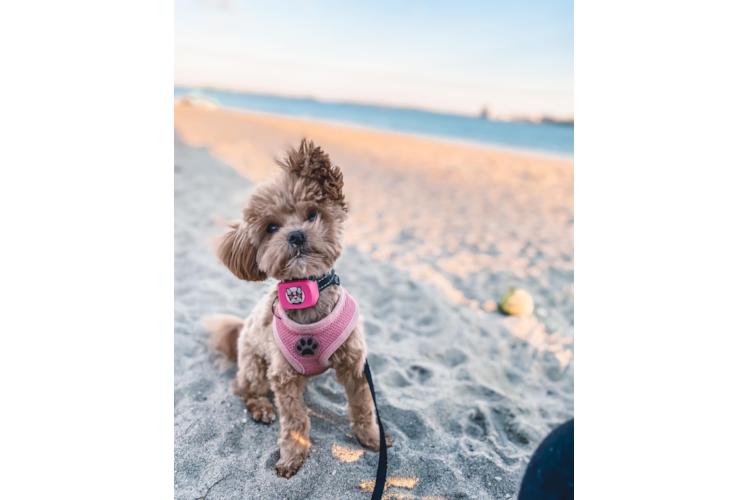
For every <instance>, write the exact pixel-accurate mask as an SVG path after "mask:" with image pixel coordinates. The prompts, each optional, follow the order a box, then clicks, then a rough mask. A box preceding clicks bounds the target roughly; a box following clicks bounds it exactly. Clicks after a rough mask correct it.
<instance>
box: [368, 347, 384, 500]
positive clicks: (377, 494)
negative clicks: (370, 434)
mask: <svg viewBox="0 0 748 500" xmlns="http://www.w3.org/2000/svg"><path fill="white" fill-rule="evenodd" d="M364 373H365V374H366V381H367V382H369V390H370V391H371V399H372V400H373V401H374V411H375V412H376V414H377V424H378V425H379V465H377V481H376V483H375V484H374V493H372V494H371V500H381V498H382V494H383V493H384V483H385V481H386V480H387V439H386V438H385V436H384V426H383V425H382V419H381V418H379V408H377V397H376V396H375V395H374V382H372V381H371V371H369V361H368V360H367V361H366V363H364Z"/></svg>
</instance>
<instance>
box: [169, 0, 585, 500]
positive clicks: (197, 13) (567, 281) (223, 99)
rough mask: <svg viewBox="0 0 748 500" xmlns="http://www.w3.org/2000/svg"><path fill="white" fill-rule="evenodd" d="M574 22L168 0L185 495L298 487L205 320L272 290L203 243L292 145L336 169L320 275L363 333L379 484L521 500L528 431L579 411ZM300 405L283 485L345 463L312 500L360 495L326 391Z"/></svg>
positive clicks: (405, 4) (272, 431) (464, 8)
mask: <svg viewBox="0 0 748 500" xmlns="http://www.w3.org/2000/svg"><path fill="white" fill-rule="evenodd" d="M573 14H574V12H573V3H572V2H567V1H560V2H559V1H532V2H503V1H498V2H475V1H468V2H409V1H401V2H389V1H385V2H367V3H364V2H334V1H295V2H287V1H278V2H244V1H239V0H214V1H207V0H206V1H198V0H191V1H179V0H178V1H177V2H176V3H175V29H174V32H175V40H174V98H175V106H174V125H175V252H176V255H175V315H176V316H175V317H176V319H175V324H176V331H175V385H176V388H175V468H176V469H175V478H176V483H177V484H178V489H177V496H178V497H183V498H195V497H197V496H199V495H201V494H203V493H204V492H205V485H206V484H209V480H212V479H216V478H220V477H222V475H223V472H226V473H227V474H228V471H230V470H236V469H239V470H242V471H243V474H244V475H243V476H240V477H241V478H242V479H230V480H226V481H224V482H223V483H221V485H220V486H219V487H217V488H225V490H224V491H223V493H222V495H223V496H225V497H226V498H232V497H237V498H254V496H252V495H254V494H255V493H256V494H257V495H260V496H258V497H257V498H274V496H273V495H275V494H277V495H278V497H279V498H283V497H288V498H296V497H297V495H298V494H299V491H300V490H299V489H298V488H299V486H298V484H296V483H293V480H291V481H286V482H282V483H278V482H275V481H276V480H275V478H274V475H273V474H272V465H273V463H274V461H273V460H272V456H271V454H272V453H273V451H274V450H275V444H274V443H275V439H276V438H277V431H278V429H277V424H276V428H272V427H271V428H269V429H268V428H265V427H263V426H259V425H252V422H251V419H250V422H249V423H247V422H246V418H245V417H244V414H243V413H242V410H241V408H240V405H239V402H238V400H236V398H234V397H233V396H231V394H230V392H229V390H228V384H229V381H230V378H231V375H232V374H231V373H230V372H229V373H228V374H224V375H220V374H219V373H218V372H217V370H216V369H215V367H214V366H213V364H212V360H211V358H210V355H209V354H208V353H207V351H206V350H205V347H204V336H205V332H204V331H203V330H202V327H201V326H200V320H201V318H202V316H204V315H206V314H212V313H216V312H229V313H232V314H236V315H239V316H242V317H244V316H246V315H247V314H248V313H249V312H250V310H251V308H252V307H253V305H254V304H255V303H256V301H257V300H259V298H260V297H261V296H262V294H263V293H265V292H266V290H267V285H263V284H256V283H246V282H239V281H238V280H236V279H235V278H234V277H233V276H232V275H231V274H230V273H229V272H228V271H227V270H225V269H224V268H222V267H221V266H220V264H219V263H218V262H217V260H216V259H215V258H214V257H213V256H212V255H211V254H210V251H209V249H208V247H207V245H206V244H205V239H206V238H208V237H209V236H211V235H213V234H216V233H217V232H218V231H219V228H218V226H217V225H216V224H215V221H214V218H215V216H216V215H218V216H220V217H224V218H227V219H236V218H238V217H239V216H240V214H241V209H242V208H243V206H244V204H245V203H246V199H247V196H248V194H249V193H250V192H251V190H252V189H253V187H254V185H255V184H256V183H257V182H261V181H263V180H264V179H266V178H268V176H270V175H272V174H273V172H274V171H275V169H276V167H275V165H274V160H275V159H276V158H279V157H281V156H282V155H283V154H284V151H285V150H286V149H287V148H288V147H290V146H295V145H298V143H299V141H300V140H301V139H302V138H303V137H306V138H308V139H311V140H313V141H314V142H315V143H316V144H318V145H320V146H321V147H322V148H323V149H324V150H325V151H326V152H327V153H329V154H330V157H331V159H332V161H333V162H334V163H336V164H338V165H340V167H341V169H342V171H343V173H344V176H345V193H346V199H347V201H348V202H349V207H350V211H349V221H348V224H347V228H346V250H345V254H344V256H343V258H342V259H341V260H340V262H339V264H338V266H337V271H338V274H339V275H340V276H341V280H342V282H343V284H344V285H345V286H346V288H347V289H348V290H349V291H350V292H351V293H352V294H353V295H354V296H355V297H356V298H357V300H358V301H359V304H360V306H361V308H362V311H363V314H364V317H365V318H366V322H365V326H366V331H367V342H368V345H369V361H370V364H371V365H372V370H373V372H374V374H375V379H376V381H377V385H378V391H379V392H378V398H377V399H378V401H379V399H380V396H379V393H380V392H381V401H382V402H381V411H382V415H383V418H384V420H385V422H386V423H385V426H386V427H387V429H388V432H389V433H390V435H392V436H395V438H396V444H395V448H393V451H392V458H391V460H390V475H391V476H394V477H402V478H409V480H410V482H408V481H405V482H402V483H401V484H403V485H405V486H403V487H402V488H401V489H399V490H397V491H399V493H398V494H401V495H406V494H407V495H411V496H410V497H408V498H428V497H431V498H439V497H442V498H453V497H455V496H460V495H463V496H467V497H469V498H498V497H501V498H507V497H512V496H515V495H516V493H517V489H518V486H519V481H520V479H521V475H522V473H523V471H524V467H525V465H526V463H527V461H528V460H529V457H530V455H531V453H532V451H533V450H534V448H535V447H536V446H537V444H538V443H539V442H540V440H541V439H542V437H543V436H545V435H546V434H547V433H548V432H550V430H552V429H553V428H555V427H556V426H558V425H559V424H561V423H562V422H564V421H566V420H568V419H569V418H571V417H573V392H574V385H573V366H574V355H573V346H574V344H573V331H574V164H573V155H574V81H573V74H574V65H573V40H574V31H573ZM198 388H200V389H199V392H200V394H199V395H198ZM226 402H228V403H229V407H231V409H228V408H227V409H226V410H225V411H224V412H222V413H221V414H220V417H219V416H216V413H215V408H216V405H217V404H219V403H220V404H224V403H226ZM305 402H306V404H307V406H308V407H309V409H310V415H311V418H312V434H311V437H312V442H313V443H314V445H313V446H314V447H317V449H318V450H319V453H317V454H316V455H315V454H312V455H310V458H309V459H308V462H307V463H306V464H305V465H304V467H302V470H301V471H300V473H299V474H300V475H302V477H303V474H307V473H308V474H320V473H324V474H334V473H335V472H334V471H338V476H337V478H336V482H335V485H334V487H333V488H332V489H331V490H324V491H323V490H321V489H320V490H314V491H313V494H312V497H313V498H348V497H350V498H365V497H366V495H365V494H364V492H362V491H361V490H362V489H363V490H365V489H366V487H367V486H366V484H368V483H365V482H364V481H365V480H367V479H371V478H373V474H374V469H375V464H376V454H372V453H368V452H367V453H366V454H364V455H359V456H360V460H357V461H356V460H353V461H350V462H345V464H343V462H341V460H340V459H339V458H336V456H334V455H333V454H331V448H332V446H333V445H335V446H344V447H348V448H349V449H350V450H351V452H352V453H354V455H355V454H356V450H358V449H360V445H358V444H357V442H356V441H355V440H352V439H351V436H350V435H349V434H350V432H349V431H348V430H346V429H347V420H346V417H345V398H344V395H343V393H342V390H341V389H340V387H339V386H337V384H336V383H335V381H334V376H332V375H330V374H327V375H323V376H321V377H318V378H315V379H313V380H312V381H310V383H309V388H308V391H307V395H306V400H305ZM259 443H264V444H262V445H260V444H259ZM250 449H251V450H257V451H256V454H255V452H254V451H253V452H248V451H247V450H250ZM248 453H249V455H248ZM271 462H272V463H271ZM268 464H269V465H268ZM343 465H345V467H343ZM305 471H306V472H305ZM214 476H215V477H214ZM250 483H252V484H259V485H261V486H262V487H263V488H264V487H266V488H268V489H267V490H265V491H266V492H267V491H271V492H273V494H272V495H271V494H268V493H265V494H264V495H266V496H263V495H261V494H260V492H257V491H255V490H254V489H253V487H252V488H250V487H249V486H248V485H249V484H250ZM408 485H410V486H409V487H408ZM307 487H309V488H314V486H310V485H307ZM237 491H243V492H244V493H242V494H239V493H237ZM249 491H251V492H252V493H251V494H250V493H247V492H249ZM307 493H308V492H307ZM242 495H243V496H242Z"/></svg>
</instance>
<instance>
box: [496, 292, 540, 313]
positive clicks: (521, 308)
mask: <svg viewBox="0 0 748 500" xmlns="http://www.w3.org/2000/svg"><path fill="white" fill-rule="evenodd" d="M501 310H502V311H503V312H504V314H509V315H511V316H529V315H530V314H532V312H533V310H535V302H534V301H533V300H532V295H530V292H528V291H527V290H525V289H524V288H514V289H512V290H510V291H509V292H507V293H506V295H504V297H503V298H502V299H501Z"/></svg>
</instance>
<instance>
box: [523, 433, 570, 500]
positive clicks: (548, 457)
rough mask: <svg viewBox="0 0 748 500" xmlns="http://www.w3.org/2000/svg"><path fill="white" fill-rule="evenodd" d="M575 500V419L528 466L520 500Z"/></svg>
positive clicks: (540, 448) (545, 443)
mask: <svg viewBox="0 0 748 500" xmlns="http://www.w3.org/2000/svg"><path fill="white" fill-rule="evenodd" d="M573 498H574V419H571V420H569V421H568V422H566V423H565V424H563V425H561V426H560V427H558V428H556V429H554V430H553V432H551V433H550V434H548V436H547V437H546V438H545V439H544V440H543V442H542V443H540V446H538V449H537V450H535V453H534V454H533V455H532V460H530V463H529V464H528V466H527V470H526V471H525V477H524V478H523V479H522V486H521V487H520V490H519V497H518V500H539V499H543V500H567V499H573Z"/></svg>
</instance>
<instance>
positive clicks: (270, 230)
mask: <svg viewBox="0 0 748 500" xmlns="http://www.w3.org/2000/svg"><path fill="white" fill-rule="evenodd" d="M277 230H278V224H268V227H267V228H266V229H265V231H267V232H268V233H274V232H276V231H277Z"/></svg>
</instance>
